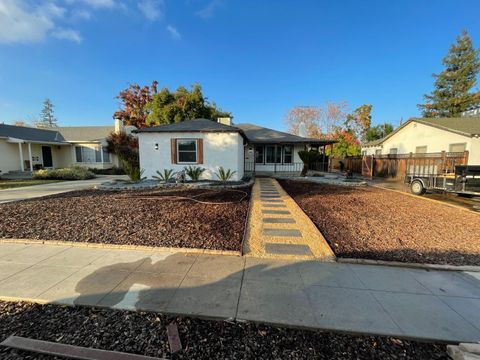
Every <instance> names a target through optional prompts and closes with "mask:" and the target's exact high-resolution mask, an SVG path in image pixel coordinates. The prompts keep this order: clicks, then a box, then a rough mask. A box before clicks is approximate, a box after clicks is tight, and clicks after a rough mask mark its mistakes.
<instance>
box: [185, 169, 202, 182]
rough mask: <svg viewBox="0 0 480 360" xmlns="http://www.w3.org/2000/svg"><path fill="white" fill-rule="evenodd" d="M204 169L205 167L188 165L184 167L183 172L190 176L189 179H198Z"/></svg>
mask: <svg viewBox="0 0 480 360" xmlns="http://www.w3.org/2000/svg"><path fill="white" fill-rule="evenodd" d="M204 171H205V169H204V168H202V167H199V166H189V167H186V168H185V173H186V174H187V175H188V176H189V177H190V179H192V181H198V179H200V176H202V174H203V172H204Z"/></svg>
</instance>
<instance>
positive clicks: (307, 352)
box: [0, 301, 448, 360]
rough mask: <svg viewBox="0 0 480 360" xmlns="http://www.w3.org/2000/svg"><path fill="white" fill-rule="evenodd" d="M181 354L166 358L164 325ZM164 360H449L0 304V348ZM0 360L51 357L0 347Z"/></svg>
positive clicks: (393, 342) (412, 351) (157, 318)
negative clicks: (17, 343)
mask: <svg viewBox="0 0 480 360" xmlns="http://www.w3.org/2000/svg"><path fill="white" fill-rule="evenodd" d="M173 321H174V322H175V323H176V324H177V326H178V332H179V335H180V341H181V344H182V348H183V349H182V350H180V351H179V352H178V353H175V354H170V349H169V345H168V338H167V331H166V328H167V325H168V324H170V323H171V322H173ZM11 334H15V335H17V336H24V337H28V338H32V339H38V340H45V341H53V342H58V343H62V344H71V345H76V346H83V347H92V348H96V349H104V350H111V351H121V352H127V353H133V354H140V355H146V356H154V357H159V358H167V359H173V360H176V359H209V360H210V359H282V360H283V359H292V360H293V359H295V360H300V359H308V360H310V359H322V360H374V359H378V360H380V359H381V360H399V359H402V360H424V359H429V360H448V356H447V353H446V346H445V345H444V344H434V343H422V342H418V341H411V340H401V339H397V338H392V337H383V336H354V335H347V334H339V333H332V332H321V331H309V330H300V329H288V328H280V327H275V326H266V325H259V324H254V323H250V322H230V321H228V322H227V321H209V320H200V319H192V318H185V317H177V318H174V317H169V316H167V315H163V314H155V313H147V312H136V311H121V310H112V309H101V308H94V307H83V306H75V307H69V306H62V305H54V304H48V305H38V304H31V303H26V302H17V303H13V302H3V301H0V341H3V339H5V338H7V337H8V336H9V335H11ZM0 359H2V360H20V359H22V360H26V359H32V360H33V359H35V360H40V359H41V360H53V359H59V358H54V357H53V356H46V355H39V354H35V353H27V352H25V351H19V350H14V349H9V348H5V347H0Z"/></svg>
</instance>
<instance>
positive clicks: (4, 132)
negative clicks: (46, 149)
mask: <svg viewBox="0 0 480 360" xmlns="http://www.w3.org/2000/svg"><path fill="white" fill-rule="evenodd" d="M0 137H11V138H16V139H21V140H28V141H35V142H53V143H65V139H64V138H63V136H62V135H61V134H60V133H59V132H58V131H56V130H47V129H37V128H31V127H25V126H15V125H6V124H0Z"/></svg>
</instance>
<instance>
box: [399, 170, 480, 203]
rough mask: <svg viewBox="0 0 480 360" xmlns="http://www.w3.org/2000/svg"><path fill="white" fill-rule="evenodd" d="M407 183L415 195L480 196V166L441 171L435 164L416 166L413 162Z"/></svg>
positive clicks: (406, 177) (408, 172)
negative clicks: (429, 193)
mask: <svg viewBox="0 0 480 360" xmlns="http://www.w3.org/2000/svg"><path fill="white" fill-rule="evenodd" d="M452 170H453V171H452ZM405 182H406V183H407V184H409V185H410V190H411V192H412V193H413V194H415V195H423V194H425V193H426V192H427V191H430V192H444V193H455V194H459V195H466V196H480V165H453V169H451V168H450V169H449V168H448V167H445V168H442V169H439V168H438V166H437V165H435V164H433V165H416V164H415V163H414V162H413V163H412V164H410V166H407V175H406V176H405Z"/></svg>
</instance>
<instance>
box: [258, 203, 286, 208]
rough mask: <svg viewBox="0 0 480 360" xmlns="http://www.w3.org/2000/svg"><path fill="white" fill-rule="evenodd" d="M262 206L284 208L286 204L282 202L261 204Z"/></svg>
mask: <svg viewBox="0 0 480 360" xmlns="http://www.w3.org/2000/svg"><path fill="white" fill-rule="evenodd" d="M262 206H263V207H269V208H286V207H287V205H284V204H265V203H263V204H262Z"/></svg>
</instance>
